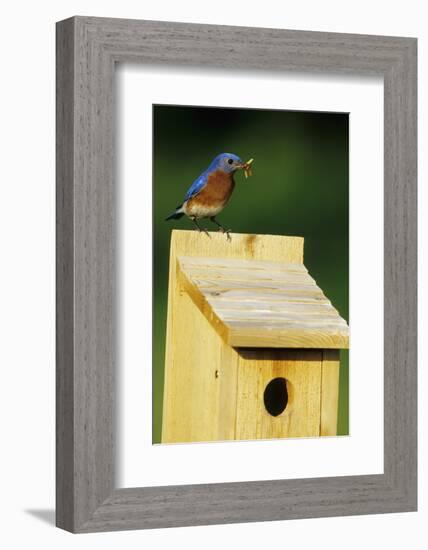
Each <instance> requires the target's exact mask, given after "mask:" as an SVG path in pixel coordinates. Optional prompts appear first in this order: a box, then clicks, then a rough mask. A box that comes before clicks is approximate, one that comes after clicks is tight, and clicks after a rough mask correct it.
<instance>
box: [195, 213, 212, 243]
mask: <svg viewBox="0 0 428 550" xmlns="http://www.w3.org/2000/svg"><path fill="white" fill-rule="evenodd" d="M190 219H191V220H192V222H193V223H194V224H195V225H196V227H197V229H198V231H199V232H201V231H203V232H204V233H205V234H206V235H208V237H210V238H211V235H210V234H209V233H208V231H207V230H206V229H205V228H204V227H201V226H200V225H199V224H198V221H197V220H196V218H195V217H193V218H190Z"/></svg>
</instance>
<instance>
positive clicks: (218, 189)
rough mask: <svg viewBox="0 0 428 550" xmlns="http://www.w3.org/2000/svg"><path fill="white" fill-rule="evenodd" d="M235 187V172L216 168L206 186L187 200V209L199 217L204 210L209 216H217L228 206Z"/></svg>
mask: <svg viewBox="0 0 428 550" xmlns="http://www.w3.org/2000/svg"><path fill="white" fill-rule="evenodd" d="M234 187H235V182H234V180H233V174H226V173H225V172H223V171H221V170H216V171H215V172H213V173H212V174H210V176H209V177H208V180H207V183H206V185H205V187H203V188H202V189H201V191H199V193H198V194H197V195H195V196H194V197H192V198H191V199H189V200H188V201H187V205H186V209H187V210H188V212H189V214H190V215H192V214H193V215H196V216H198V217H199V216H200V215H201V214H202V212H206V214H205V215H206V216H207V217H208V216H215V215H217V214H218V213H219V212H220V211H221V210H222V209H223V208H224V207H225V206H226V203H227V201H228V200H229V199H230V196H231V195H232V193H233V189H234ZM211 212H212V213H211Z"/></svg>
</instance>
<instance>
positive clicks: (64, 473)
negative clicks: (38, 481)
mask: <svg viewBox="0 0 428 550" xmlns="http://www.w3.org/2000/svg"><path fill="white" fill-rule="evenodd" d="M57 37H58V38H57V75H58V76H57V92H58V101H57V139H58V148H57V189H58V193H57V215H58V223H57V415H58V419H57V487H58V490H57V523H58V525H59V526H60V527H63V528H65V529H68V530H70V531H73V532H90V531H106V530H117V529H141V528H154V527H169V526H180V525H202V524H213V523H233V522H243V521H264V520H276V519H291V518H303V517H320V516H337V515H352V514H370V513H386V512H404V511H411V510H415V509H416V502H417V453H416V441H417V438H416V433H417V431H416V430H417V421H416V419H417V414H416V413H417V398H416V396H417V385H416V384H417V374H416V372H417V371H416V358H417V340H416V336H417V328H416V321H417V317H416V299H417V292H416V272H417V270H416V266H417V263H416V257H417V256H416V246H417V238H416V228H417V209H416V196H417V193H416V179H417V178H416V166H417V123H416V114H417V109H416V102H417V94H416V89H417V87H416V83H417V77H416V74H417V63H416V60H417V53H416V48H417V46H416V40H415V39H413V38H401V37H387V36H367V35H355V34H348V35H345V34H336V33H317V32H303V31H285V30H278V29H256V28H236V27H226V26H214V25H193V24H181V23H168V22H154V21H133V20H117V19H102V18H90V17H76V18H72V19H69V20H66V21H62V22H60V23H58V25H57ZM116 61H119V62H135V63H142V64H165V65H168V64H169V65H175V66H177V65H187V66H193V67H201V66H203V67H205V68H207V67H217V68H221V69H240V70H247V71H275V72H278V73H281V72H283V71H299V72H307V71H310V72H314V71H315V72H329V71H333V72H335V73H338V74H352V75H360V74H364V75H367V74H375V75H381V76H382V77H383V78H384V100H385V101H384V106H385V107H384V109H385V113H384V114H385V116H384V125H385V126H384V129H385V132H384V138H385V141H384V155H385V159H384V160H385V163H384V166H385V168H384V170H385V173H384V189H385V207H384V223H385V237H384V251H385V269H384V276H385V281H384V292H385V313H384V338H385V354H384V374H385V377H384V406H385V413H384V418H385V423H384V449H385V459H384V474H382V475H364V476H359V475H357V476H351V477H339V478H321V479H298V480H275V481H271V482H269V481H263V482H250V483H226V484H209V485H196V486H195V485H193V486H176V487H152V488H147V487H146V488H130V489H117V488H116V489H115V485H114V462H115V422H114V414H113V413H114V357H115V337H114V323H115V283H114V281H115V279H114V259H115V258H114V248H115V247H114V243H115V236H114V233H115V232H114V220H115V202H114V196H115V195H114V179H113V178H114V170H113V158H114V155H113V153H114V148H113V138H114V135H113V108H112V106H113V99H114V97H113V94H114V86H113V83H114V64H115V62H116ZM147 185H149V182H147ZM188 255H189V254H188ZM262 259H263V260H269V258H262ZM275 259H277V258H275ZM275 259H274V260H275ZM142 467H144V465H143V464H142Z"/></svg>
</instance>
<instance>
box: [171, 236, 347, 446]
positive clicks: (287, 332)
mask: <svg viewBox="0 0 428 550" xmlns="http://www.w3.org/2000/svg"><path fill="white" fill-rule="evenodd" d="M347 346H348V327H347V325H346V322H345V321H344V320H343V319H342V318H341V317H340V315H339V314H338V312H337V311H336V309H335V308H334V307H333V306H332V304H331V303H330V301H329V300H328V299H327V298H326V296H325V295H324V294H323V292H322V290H321V289H320V288H319V287H318V286H317V285H316V283H315V281H314V279H313V278H312V277H311V276H310V275H309V273H308V271H307V269H306V268H305V266H304V265H303V239H301V238H298V237H282V236H269V235H239V234H233V235H232V236H231V240H230V241H229V240H228V239H226V238H225V236H224V235H221V234H215V233H210V234H209V236H208V235H205V234H197V233H194V232H188V231H174V232H173V234H172V241H171V254H170V274H169V297H168V322H167V347H166V360H165V387H164V409H163V429H162V441H163V442H186V441H187V442H190V441H220V440H245V439H270V438H282V437H310V436H320V435H335V434H336V425H337V405H338V382H339V365H340V363H339V358H340V357H339V349H340V348H346V347H347Z"/></svg>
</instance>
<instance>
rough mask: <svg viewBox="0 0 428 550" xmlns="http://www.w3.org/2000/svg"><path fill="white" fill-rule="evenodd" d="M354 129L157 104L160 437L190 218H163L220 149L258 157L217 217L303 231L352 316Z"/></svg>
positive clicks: (344, 372)
mask: <svg viewBox="0 0 428 550" xmlns="http://www.w3.org/2000/svg"><path fill="white" fill-rule="evenodd" d="M348 135H349V134H348V115H347V114H345V113H317V112H298V111H270V110H258V109H232V108H230V109H229V108H227V109H226V108H212V107H182V106H174V105H154V106H153V162H154V186H153V191H154V193H153V197H154V198H153V230H154V247H153V249H154V268H153V269H154V272H153V281H154V285H153V286H154V306H153V443H159V442H160V441H161V429H162V396H163V375H164V354H165V331H166V310H167V293H168V258H169V243H170V234H171V230H172V229H174V228H179V229H191V228H192V226H193V224H192V222H191V221H190V220H188V219H186V218H182V219H181V220H173V221H169V222H165V221H164V220H165V217H166V216H167V215H168V214H170V213H171V212H172V211H173V210H174V208H175V207H176V206H177V205H178V204H181V202H182V201H183V198H184V195H185V193H186V191H187V189H188V187H189V186H190V184H191V183H192V182H193V180H194V179H195V178H196V177H197V176H198V175H199V174H200V173H201V172H202V171H203V170H205V169H206V168H207V167H208V165H209V163H210V162H211V160H212V159H213V158H214V157H215V156H216V155H217V154H219V153H223V152H228V153H235V154H237V155H239V156H240V157H241V158H242V159H243V160H248V159H249V158H254V165H253V176H252V177H251V178H249V179H248V180H245V179H244V176H243V174H242V173H241V172H240V173H237V175H236V176H235V181H236V183H237V186H236V187H235V191H234V193H233V196H232V198H231V200H230V202H229V204H228V205H227V207H226V208H225V210H224V211H223V212H222V213H221V214H220V215H219V216H218V218H219V221H220V222H221V223H222V224H223V225H224V226H226V227H228V228H229V227H230V228H232V231H233V232H236V233H267V234H280V235H292V236H301V237H304V239H305V244H304V262H305V265H306V267H307V268H308V270H309V272H310V274H311V275H312V276H313V277H314V279H315V280H316V281H317V284H318V285H319V286H320V287H321V288H322V289H323V291H324V293H325V294H326V296H327V297H328V298H329V299H330V300H331V301H332V303H333V305H334V306H335V307H336V308H337V309H338V311H339V313H340V314H341V315H342V317H344V318H345V319H346V320H348V152H349V143H348ZM203 225H204V226H206V227H210V226H211V225H212V224H211V222H209V221H205V223H204V224H203ZM210 229H212V230H215V229H216V228H215V227H214V226H213V227H212V228H211V227H210ZM348 424H349V423H348V352H346V351H342V352H341V368H340V395H339V419H338V433H339V434H340V435H346V434H348Z"/></svg>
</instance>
